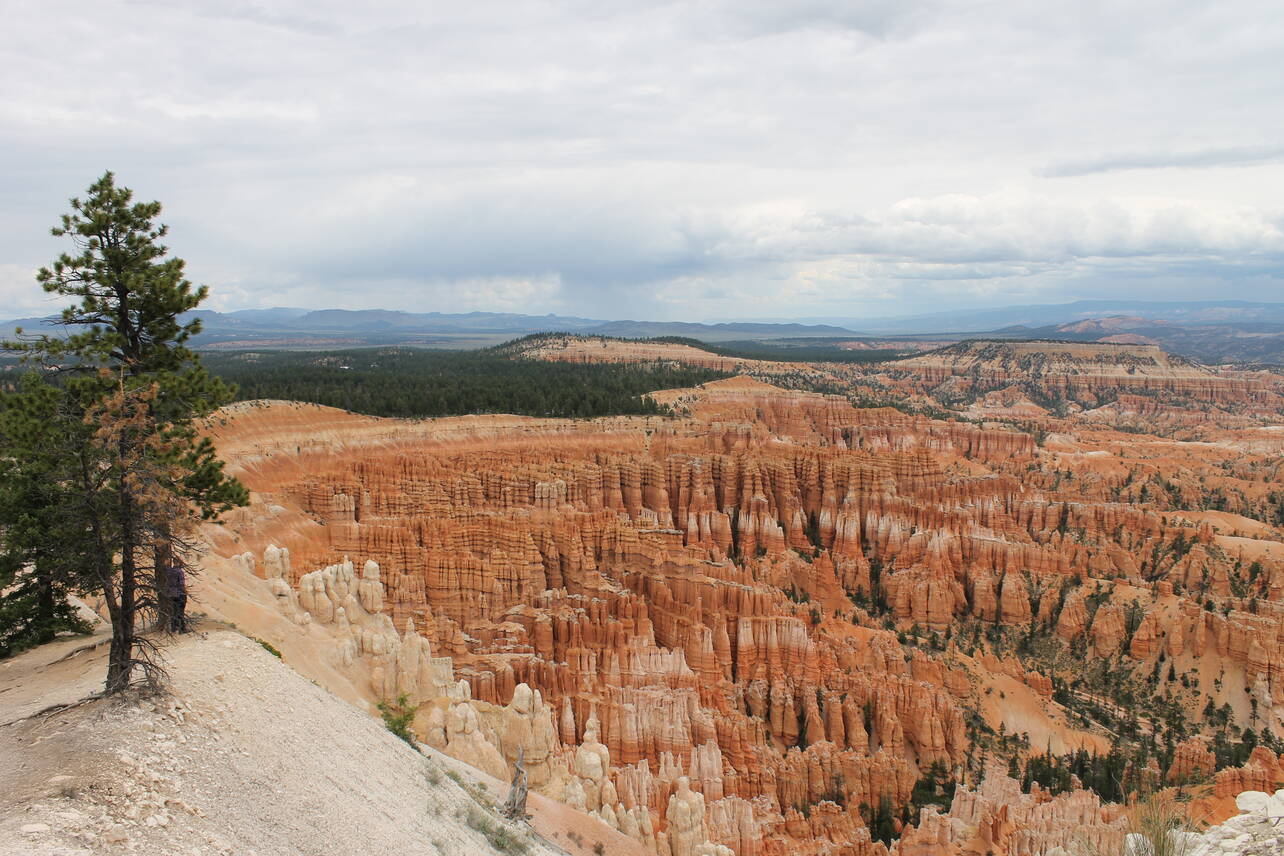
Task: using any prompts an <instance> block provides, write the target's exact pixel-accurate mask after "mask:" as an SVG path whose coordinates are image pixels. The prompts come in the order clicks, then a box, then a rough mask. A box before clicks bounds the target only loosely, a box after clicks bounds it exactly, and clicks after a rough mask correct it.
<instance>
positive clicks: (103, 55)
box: [0, 0, 1284, 321]
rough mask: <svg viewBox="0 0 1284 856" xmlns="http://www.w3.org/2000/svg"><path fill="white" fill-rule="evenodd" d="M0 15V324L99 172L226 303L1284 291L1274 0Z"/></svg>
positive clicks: (37, 7) (723, 307)
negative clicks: (139, 207) (155, 219)
mask: <svg viewBox="0 0 1284 856" xmlns="http://www.w3.org/2000/svg"><path fill="white" fill-rule="evenodd" d="M0 11H3V19H4V20H5V27H4V28H3V29H2V30H0V164H2V165H3V166H2V167H0V318H3V317H17V316H23V315H32V314H46V313H49V312H52V311H54V310H56V309H57V308H58V307H59V306H60V305H61V304H60V302H58V301H51V300H50V298H48V297H46V296H45V295H44V294H43V293H42V292H41V290H40V288H39V286H37V285H36V284H35V282H34V274H35V271H36V270H37V269H38V268H39V267H40V266H41V265H43V264H47V263H48V262H49V261H50V260H52V259H53V258H54V257H55V256H56V255H57V253H59V252H60V251H62V250H64V249H66V246H65V244H64V243H62V241H60V240H58V239H55V238H53V237H52V236H50V235H49V231H48V230H49V227H50V226H53V225H54V224H55V223H56V222H57V220H58V217H59V215H60V214H62V213H63V212H64V211H66V210H67V200H68V199H69V198H70V197H72V196H75V195H77V194H79V193H82V192H83V190H84V188H86V187H87V186H88V185H89V184H90V183H91V182H92V181H93V180H94V179H95V178H97V177H98V176H99V175H100V174H101V173H102V172H103V171H104V170H107V169H110V170H113V171H114V172H115V173H116V175H117V179H118V181H119V182H120V183H122V184H124V185H126V186H129V187H131V188H133V189H134V190H135V192H136V195H137V196H138V197H139V198H140V199H148V200H150V199H158V200H160V201H161V202H162V203H163V204H164V207H165V209H164V214H163V215H162V219H163V220H164V221H165V222H167V223H168V224H169V225H170V228H171V235H170V239H169V246H170V247H171V249H172V250H173V252H174V253H176V254H178V255H180V256H182V257H183V258H184V259H186V260H187V262H188V270H189V274H190V275H191V277H192V279H193V280H195V281H197V282H200V283H204V284H207V285H209V286H210V289H211V297H210V300H209V302H208V304H207V307H208V308H213V309H219V310H224V311H227V310H235V309H244V308H258V307H270V306H302V307H309V308H322V307H325V308H350V309H356V308H388V309H404V310H407V311H415V312H430V311H440V312H467V311H475V310H479V311H499V312H525V313H532V314H544V313H550V312H552V313H558V314H569V315H580V316H588V317H597V318H636V319H655V320H691V321H717V320H733V319H734V320H740V319H768V318H773V319H785V318H801V317H810V318H835V319H837V318H860V317H879V316H893V315H907V314H915V313H919V312H933V311H951V310H954V309H963V308H981V307H986V306H1001V305H1009V304H1025V303H1059V302H1066V301H1070V300H1076V299H1083V298H1099V297H1126V298H1135V299H1152V300H1195V299H1224V298H1237V299H1245V300H1280V301H1284V15H1280V14H1279V6H1278V0H1262V2H1254V0H1220V2H1217V3H1209V2H1206V0H1201V2H1187V1H1186V0H1167V2H1145V0H1142V1H1141V2H1128V0H1112V2H1094V1H1093V0H1085V2H1073V3H1072V2H1063V3H1056V2H1053V3H1030V2H1027V0H990V2H947V1H946V0H926V1H925V2H920V0H868V2H862V0H834V2H830V0H797V2H764V1H763V0H694V1H693V2H680V3H664V2H627V0H565V2H537V0H530V2H487V0H470V2H467V3H462V2H449V3H447V2H437V0H427V2H424V0H418V2H406V3H398V2H377V0H372V2H368V3H352V2H333V0H307V2H292V1H291V2H243V0H210V2H183V0H165V2H151V0H128V2H121V1H120V0H80V2H63V0H42V2H39V3H36V2H25V0H0ZM63 240H65V239H63Z"/></svg>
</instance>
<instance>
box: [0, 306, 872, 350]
mask: <svg viewBox="0 0 1284 856" xmlns="http://www.w3.org/2000/svg"><path fill="white" fill-rule="evenodd" d="M189 317H195V318H199V319H201V322H202V324H203V326H204V329H203V330H202V332H201V334H200V336H198V337H197V340H196V343H195V344H196V347H198V348H222V349H228V348H255V347H263V348H323V347H358V346H377V345H411V346H421V347H479V346H484V345H493V344H498V343H499V342H502V341H505V340H507V339H511V338H514V337H517V336H523V335H526V334H528V333H540V332H550V331H558V332H571V333H583V334H591V335H603V336H617V337H631V338H641V337H651V336H690V337H696V338H700V339H707V340H709V341H715V342H716V341H727V340H732V339H746V338H750V339H753V338H776V337H800V338H805V337H817V338H820V337H841V336H852V335H855V334H854V333H853V331H851V330H848V329H846V328H844V327H837V326H833V325H828V324H799V323H779V324H776V323H760V322H744V323H722V324H700V323H692V322H682V321H629V320H624V321H607V320H602V319H597V318H580V317H576V316H568V315H520V314H516V313H505V312H464V313H443V312H403V311H398V310H390V309H357V310H350V309H316V310H307V309H296V308H289V307H279V308H274V309H244V310H239V311H236V312H217V311H214V310H209V309H201V310H196V311H195V312H192V313H190V316H189ZM55 322H56V318H55V317H54V316H50V317H47V318H20V319H15V320H13V321H3V322H0V337H5V338H9V337H12V336H13V334H14V331H15V329H16V328H18V327H21V328H23V329H24V330H25V331H26V332H28V333H42V332H54V331H56V330H59V329H61V328H60V327H59V326H58V325H57V324H56V323H55Z"/></svg>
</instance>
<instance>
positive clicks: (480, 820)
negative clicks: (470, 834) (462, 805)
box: [466, 806, 530, 856]
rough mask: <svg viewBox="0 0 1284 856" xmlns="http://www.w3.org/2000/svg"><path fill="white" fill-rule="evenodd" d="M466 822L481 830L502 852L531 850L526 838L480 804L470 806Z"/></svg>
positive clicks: (516, 855)
mask: <svg viewBox="0 0 1284 856" xmlns="http://www.w3.org/2000/svg"><path fill="white" fill-rule="evenodd" d="M466 822H467V823H468V826H469V827H470V828H471V829H475V830H476V831H478V832H480V833H481V834H482V835H483V836H484V837H485V838H486V840H487V841H488V842H489V843H490V846H491V847H493V848H495V850H497V851H498V852H500V853H506V854H513V856H518V854H522V853H528V852H530V844H528V843H527V841H526V839H525V838H523V837H522V836H520V835H519V834H518V833H516V832H514V831H513V830H511V829H509V828H508V827H507V826H505V825H504V824H503V823H500V822H499V821H498V820H497V819H496V818H494V817H493V816H491V815H490V814H489V813H488V812H486V811H484V810H483V809H482V808H481V807H480V806H469V809H468V817H467V819H466Z"/></svg>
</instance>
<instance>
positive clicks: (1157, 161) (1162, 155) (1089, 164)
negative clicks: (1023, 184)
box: [1038, 145, 1284, 178]
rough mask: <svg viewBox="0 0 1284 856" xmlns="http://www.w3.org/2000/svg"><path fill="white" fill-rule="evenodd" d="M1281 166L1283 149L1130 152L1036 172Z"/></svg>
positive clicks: (1055, 175) (1061, 173) (1046, 174)
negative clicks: (1275, 164) (1277, 164)
mask: <svg viewBox="0 0 1284 856" xmlns="http://www.w3.org/2000/svg"><path fill="white" fill-rule="evenodd" d="M1274 163H1284V145H1268V146H1232V147H1230V148H1213V149H1201V150H1198V151H1189V152H1134V153H1132V154H1117V155H1104V156H1102V157H1096V158H1085V159H1083V160H1067V161H1060V162H1057V163H1052V164H1049V165H1048V166H1046V167H1043V168H1042V169H1040V170H1038V174H1039V175H1041V176H1044V177H1047V178H1067V177H1071V176H1079V175H1092V174H1094V173H1102V172H1118V171H1120V170H1128V169H1204V168H1209V167H1220V166H1258V165H1261V164H1274Z"/></svg>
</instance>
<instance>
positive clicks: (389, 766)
mask: <svg viewBox="0 0 1284 856" xmlns="http://www.w3.org/2000/svg"><path fill="white" fill-rule="evenodd" d="M165 653H166V657H167V659H168V669H169V671H170V675H171V682H172V683H171V686H170V688H169V691H168V692H167V693H166V694H164V695H154V696H150V697H147V696H134V697H132V698H128V699H124V700H101V699H99V700H92V701H87V702H82V703H79V704H75V705H73V706H71V707H69V708H66V709H64V710H61V711H58V712H55V713H42V714H37V715H34V716H33V715H31V713H30V710H29V708H30V701H29V699H27V700H24V703H25V705H26V706H25V707H24V708H22V709H21V717H22V718H16V717H15V716H14V715H12V714H13V713H14V712H15V711H13V710H6V696H8V697H11V698H16V697H17V696H19V695H23V693H18V692H14V693H12V694H9V693H0V723H8V724H7V725H0V856H17V854H73V853H74V854H90V853H92V854H117V853H145V854H236V856H256V854H257V856H267V854H282V856H285V854H291V856H293V854H358V853H371V854H377V856H400V854H406V856H409V854H415V856H425V854H427V856H433V854H436V853H440V854H460V856H473V854H477V856H487V854H492V853H500V852H508V853H522V852H525V853H529V854H531V856H541V854H554V853H559V852H562V851H559V850H557V849H554V848H552V847H549V846H546V845H545V844H543V843H541V842H538V841H534V840H531V839H529V838H527V837H526V834H525V833H524V832H523V831H520V830H514V831H515V832H516V834H517V837H518V838H519V839H525V842H524V843H525V845H526V849H525V850H523V849H521V848H522V844H521V843H519V844H516V845H512V846H511V849H508V850H503V849H496V848H495V847H494V846H492V844H491V842H490V841H488V839H487V837H486V836H485V835H484V834H483V833H482V832H479V831H478V830H476V829H474V828H473V827H474V826H481V825H485V824H493V825H494V828H495V829H499V830H503V829H504V828H505V827H504V825H503V822H502V821H500V820H498V818H496V817H495V816H494V815H493V813H491V812H490V811H489V810H488V809H487V808H486V806H488V805H489V804H491V803H492V802H493V800H494V799H502V797H503V795H502V794H493V790H494V788H493V787H491V788H490V789H487V788H486V787H485V786H482V785H478V784H476V783H472V782H470V781H469V780H468V779H467V778H465V777H463V776H461V775H460V773H459V772H457V771H454V770H455V768H454V767H453V766H452V765H449V764H447V763H443V762H442V761H441V760H440V759H438V758H435V757H432V755H431V752H430V753H429V755H428V756H425V755H423V754H420V753H418V752H416V751H414V750H413V749H411V748H410V747H409V746H407V745H406V744H405V743H403V742H401V741H400V740H398V739H397V738H396V737H394V736H393V735H392V734H390V733H389V732H388V731H387V730H386V729H384V728H383V726H382V725H381V724H380V723H379V722H378V721H377V720H374V719H372V718H371V717H370V716H368V715H366V714H364V713H362V712H361V711H359V710H357V709H355V708H354V707H352V706H351V705H349V704H347V703H345V702H343V701H341V700H340V699H338V698H337V697H335V696H333V695H331V694H330V693H329V692H327V691H326V690H324V689H322V688H320V687H319V686H317V685H315V684H313V683H311V682H310V681H308V680H307V679H305V678H303V677H301V676H300V675H298V674H297V673H295V672H294V671H293V670H291V669H290V668H288V667H287V666H285V665H283V664H282V663H281V662H280V661H278V660H277V659H276V658H275V657H273V656H272V655H271V654H269V653H268V652H267V651H266V650H264V649H263V648H262V647H261V646H259V645H258V644H257V643H255V642H254V641H252V640H249V639H247V638H245V637H244V636H242V635H240V634H238V633H235V632H232V631H229V630H215V631H211V632H209V633H208V634H193V635H191V636H189V637H185V638H184V639H183V640H182V641H179V642H177V643H175V644H174V645H172V646H170V647H169V648H167V649H166V652H165ZM103 656H105V653H104V651H103V650H101V649H99V650H96V651H92V652H88V653H86V654H84V655H81V657H80V658H79V660H80V662H78V663H76V668H77V669H78V670H80V671H84V670H85V669H86V668H92V667H93V665H94V662H95V661H101V659H102V657H103ZM86 660H88V661H89V662H88V664H86V662H85V661H86ZM41 674H42V675H44V676H45V677H44V679H45V680H56V678H57V671H56V668H52V667H51V668H49V669H48V670H47V671H46V672H42V673H41ZM25 695H27V696H30V695H31V693H26V694H25ZM11 706H12V705H11ZM15 719H16V721H15ZM457 780H462V782H463V785H461V784H459V783H458V782H457ZM470 817H471V819H472V824H471V825H470V822H469V820H470ZM510 829H511V827H510Z"/></svg>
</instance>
